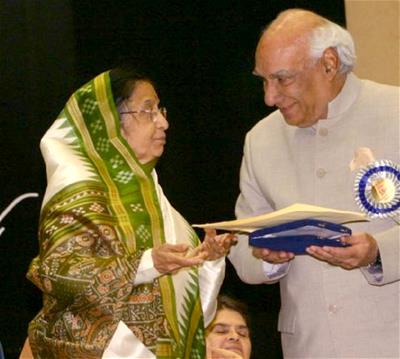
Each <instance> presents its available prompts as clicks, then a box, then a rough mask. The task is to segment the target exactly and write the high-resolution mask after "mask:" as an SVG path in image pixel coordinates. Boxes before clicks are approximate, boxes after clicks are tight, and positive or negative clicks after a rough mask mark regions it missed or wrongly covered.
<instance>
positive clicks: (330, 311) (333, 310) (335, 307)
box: [328, 304, 338, 314]
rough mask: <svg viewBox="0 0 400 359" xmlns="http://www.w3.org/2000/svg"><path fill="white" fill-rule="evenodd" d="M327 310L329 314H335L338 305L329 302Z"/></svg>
mask: <svg viewBox="0 0 400 359" xmlns="http://www.w3.org/2000/svg"><path fill="white" fill-rule="evenodd" d="M328 311H329V313H330V314H335V313H336V312H337V311H338V306H337V305H336V304H329V307H328Z"/></svg>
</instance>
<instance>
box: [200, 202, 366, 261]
mask: <svg viewBox="0 0 400 359" xmlns="http://www.w3.org/2000/svg"><path fill="white" fill-rule="evenodd" d="M367 220H368V219H367V216H366V215H365V214H364V213H360V212H351V211H342V210H336V209H331V208H325V207H317V206H312V205H308V204H300V203H297V204H293V205H291V206H289V207H286V208H283V209H280V210H278V211H275V212H271V213H266V214H263V215H261V216H256V217H250V218H243V219H236V220H233V221H223V222H214V223H206V224H194V225H193V226H194V227H200V228H215V229H221V230H227V231H233V232H239V233H246V234H249V243H250V245H252V246H255V247H263V248H270V249H272V250H283V251H287V252H292V253H295V254H304V253H306V252H305V249H306V248H307V247H308V246H311V245H318V246H324V245H326V246H334V247H340V246H344V245H343V244H342V242H341V241H340V237H341V236H343V235H346V234H347V235H350V234H351V230H350V228H348V227H345V226H343V224H345V223H351V222H361V221H367Z"/></svg>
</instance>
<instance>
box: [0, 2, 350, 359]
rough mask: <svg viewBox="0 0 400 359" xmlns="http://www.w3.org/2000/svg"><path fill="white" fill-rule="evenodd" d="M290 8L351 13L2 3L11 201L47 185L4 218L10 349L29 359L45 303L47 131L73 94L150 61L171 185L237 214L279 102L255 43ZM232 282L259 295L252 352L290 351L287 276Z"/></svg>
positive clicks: (270, 5) (0, 314) (3, 141)
mask: <svg viewBox="0 0 400 359" xmlns="http://www.w3.org/2000/svg"><path fill="white" fill-rule="evenodd" d="M290 7H302V8H307V9H311V10H314V11H317V12H319V13H320V14H322V15H324V16H326V17H329V18H331V19H332V20H334V21H337V22H339V23H340V24H342V25H344V23H345V14H344V4H343V0H330V1H318V0H314V1H283V0H269V1H268V0H264V1H261V0H259V1H257V0H240V1H218V0H214V1H211V0H210V1H196V0H191V1H184V0H183V1H149V0H143V1H141V0H136V1H112V0H110V1H99V0H97V1H96V0H93V1H92V0H86V1H84V0H81V1H78V0H77V1H67V0H54V1H51V0H42V1H41V0H36V1H35V0H25V1H24V0H2V1H1V2H0V15H1V21H0V35H1V36H0V41H1V43H0V59H1V60H0V61H1V66H0V71H1V72H0V81H1V96H0V109H1V113H0V115H1V116H0V186H1V192H0V193H1V196H0V211H3V210H4V209H5V208H6V207H7V206H8V204H9V203H10V202H11V201H12V200H13V199H14V198H16V197H17V196H19V195H21V194H23V193H26V192H37V193H38V194H39V198H28V199H26V200H24V201H23V202H21V203H19V204H18V205H17V206H16V207H15V208H14V209H13V210H12V212H10V213H9V214H8V215H7V216H6V217H5V219H4V220H3V221H2V223H1V224H0V227H4V228H5V231H4V232H3V234H2V235H1V237H0V253H1V261H0V285H1V293H0V294H1V310H0V341H1V343H2V344H3V347H4V350H5V354H6V358H11V359H12V358H17V357H18V353H19V352H20V350H21V347H22V344H23V341H24V339H25V337H26V331H27V325H28V322H29V321H30V320H31V319H32V317H33V316H34V315H35V314H36V312H37V311H38V310H39V309H40V307H41V296H40V292H39V291H38V290H37V289H36V288H35V287H34V286H33V285H32V284H31V283H30V282H28V281H27V280H26V279H25V273H26V271H27V268H28V265H29V262H30V260H31V259H32V258H33V257H34V256H35V255H36V254H37V251H38V248H37V236H36V232H37V222H38V215H39V211H40V204H41V199H42V195H43V193H44V189H45V185H46V178H45V169H44V166H43V163H42V159H41V156H40V152H39V141H40V138H41V137H42V135H43V134H44V132H45V131H46V129H47V128H48V127H49V126H50V125H51V123H52V122H53V121H54V119H55V118H56V116H57V114H58V113H59V112H60V110H61V109H62V107H63V106H64V103H65V102H66V100H67V99H68V97H69V96H70V94H71V93H72V92H73V91H74V90H75V89H76V88H77V87H79V86H81V85H82V84H83V83H85V82H86V81H88V80H89V79H91V78H92V77H94V76H95V75H97V74H98V73H100V72H102V71H105V70H108V69H110V68H111V67H113V66H115V65H117V64H118V63H120V62H121V61H124V62H126V60H130V61H131V62H132V63H135V62H136V61H140V62H142V63H145V64H146V65H148V67H149V68H150V69H151V70H152V72H153V73H154V77H155V79H156V82H157V84H158V87H159V94H160V97H161V100H162V103H163V104H164V105H165V106H167V107H168V116H169V118H168V119H169V122H170V129H169V131H168V143H167V147H166V151H165V153H164V155H163V157H162V159H161V160H160V162H159V164H158V173H159V179H160V183H161V185H162V186H163V189H164V192H165V193H166V195H167V196H168V198H169V200H170V201H171V203H172V204H173V205H174V206H175V207H176V208H177V209H178V210H179V211H180V212H181V213H182V214H183V215H184V216H185V217H186V218H187V219H188V221H189V222H191V223H203V222H211V221H217V220H224V219H227V220H228V219H233V218H234V204H235V200H236V197H237V195H238V191H239V189H238V179H239V176H238V175H239V166H240V161H241V157H242V144H243V140H244V136H245V133H246V132H247V131H248V130H249V129H250V128H251V127H252V126H253V125H254V124H255V123H256V122H257V121H258V120H259V119H261V118H262V117H264V116H265V115H266V114H268V113H269V112H270V111H271V109H267V108H266V107H265V105H264V103H263V93H262V86H261V84H259V83H258V81H257V80H256V79H255V78H254V77H252V75H251V72H252V69H253V54H254V49H255V46H256V43H257V40H258V37H259V35H260V32H261V30H262V28H263V27H264V26H265V25H266V24H267V23H268V22H269V21H271V20H272V19H273V18H274V17H275V16H276V15H277V13H278V12H279V11H281V10H284V9H286V8H290ZM0 214H1V212H0ZM223 291H224V292H226V293H228V294H230V295H232V296H234V297H236V298H239V299H241V300H243V301H245V302H246V303H247V304H248V305H249V308H250V314H251V321H252V330H253V356H252V358H253V359H254V358H266V357H268V358H281V357H282V354H281V350H280V341H279V334H278V332H277V329H276V326H277V315H278V312H279V305H280V304H279V285H278V284H274V285H259V286H250V285H246V284H244V283H241V282H240V280H239V279H238V278H237V277H236V274H235V272H234V270H233V269H232V267H231V266H230V264H228V268H227V276H226V279H225V282H224V286H223Z"/></svg>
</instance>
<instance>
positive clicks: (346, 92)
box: [312, 72, 361, 131]
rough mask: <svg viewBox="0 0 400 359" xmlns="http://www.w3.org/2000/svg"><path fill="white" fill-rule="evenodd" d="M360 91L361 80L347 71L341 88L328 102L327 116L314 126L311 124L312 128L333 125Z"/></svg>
mask: <svg viewBox="0 0 400 359" xmlns="http://www.w3.org/2000/svg"><path fill="white" fill-rule="evenodd" d="M360 91H361V80H360V79H359V78H358V77H357V76H356V75H355V74H353V73H352V72H351V73H349V74H348V75H347V78H346V81H345V83H344V85H343V88H342V90H341V91H340V92H339V94H338V95H337V96H336V97H335V98H334V99H333V100H332V101H331V102H329V104H328V117H327V118H326V119H321V120H319V121H318V122H317V123H316V124H315V125H314V126H312V129H313V130H314V131H315V130H316V129H317V128H318V127H319V126H324V127H330V126H333V125H334V124H335V123H336V122H337V121H338V120H340V119H341V118H342V115H343V114H344V113H345V112H346V111H347V110H348V109H349V108H350V107H351V105H352V104H353V103H354V102H355V101H356V99H357V97H358V95H359V93H360Z"/></svg>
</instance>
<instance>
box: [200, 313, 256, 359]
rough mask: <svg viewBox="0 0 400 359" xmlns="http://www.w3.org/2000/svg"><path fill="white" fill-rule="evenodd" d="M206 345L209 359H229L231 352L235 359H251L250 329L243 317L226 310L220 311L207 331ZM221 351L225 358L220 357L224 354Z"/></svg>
mask: <svg viewBox="0 0 400 359" xmlns="http://www.w3.org/2000/svg"><path fill="white" fill-rule="evenodd" d="M206 345H207V358H213V359H214V358H220V357H223V358H227V357H230V356H229V352H231V353H232V357H233V358H243V359H249V358H250V353H251V342H250V335H249V328H248V327H247V325H246V322H245V320H244V318H243V317H242V315H241V314H240V313H238V312H236V311H234V310H230V309H226V308H225V309H221V310H219V311H218V312H217V315H216V316H215V319H214V321H213V322H212V323H211V325H210V328H209V329H208V330H207V336H206ZM219 350H221V351H222V352H223V354H224V355H225V356H222V354H221V355H219V353H222V352H219ZM226 355H228V356H226Z"/></svg>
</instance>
